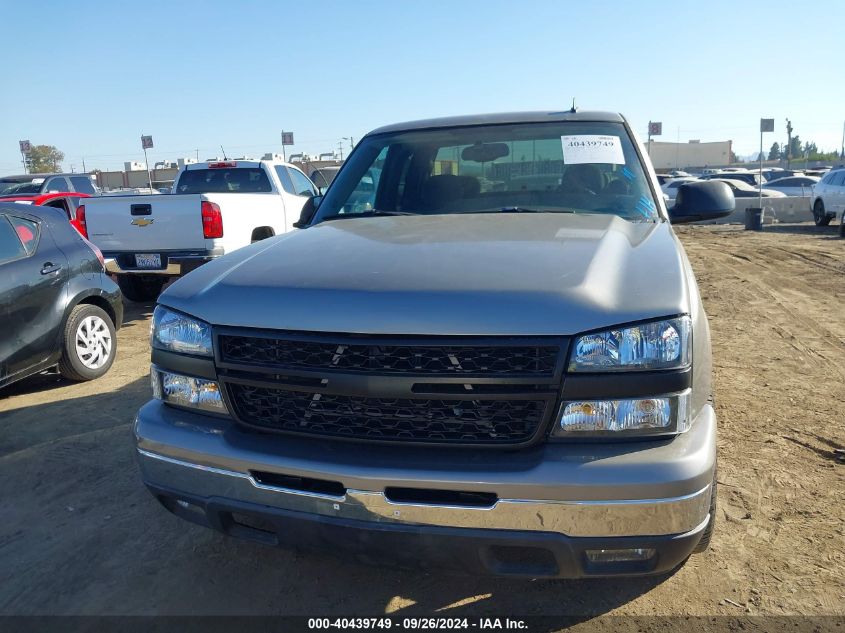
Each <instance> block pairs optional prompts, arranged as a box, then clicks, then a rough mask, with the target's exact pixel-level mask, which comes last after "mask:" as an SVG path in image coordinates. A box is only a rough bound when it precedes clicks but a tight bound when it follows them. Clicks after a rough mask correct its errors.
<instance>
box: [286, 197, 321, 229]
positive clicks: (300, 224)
mask: <svg viewBox="0 0 845 633" xmlns="http://www.w3.org/2000/svg"><path fill="white" fill-rule="evenodd" d="M322 201H323V197H322V196H311V197H310V198H308V200H306V201H305V204H303V205H302V211H300V212H299V220H297V221H296V222H294V223H293V226H294V228H297V229H304V228H305V227H306V226H308V225H309V224H311V220H313V219H314V214H315V213H317V208H318V207H319V206H320V203H321V202H322Z"/></svg>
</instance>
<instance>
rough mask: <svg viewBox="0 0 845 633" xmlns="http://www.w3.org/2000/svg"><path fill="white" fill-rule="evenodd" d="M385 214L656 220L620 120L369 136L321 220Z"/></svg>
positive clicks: (337, 183) (323, 206)
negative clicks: (581, 215)
mask: <svg viewBox="0 0 845 633" xmlns="http://www.w3.org/2000/svg"><path fill="white" fill-rule="evenodd" d="M373 211H378V212H381V213H397V212H398V213H402V214H403V215H404V214H409V213H410V214H426V215H436V214H448V213H496V212H521V211H525V212H539V213H556V212H558V213H603V214H613V215H618V216H620V217H622V218H625V219H627V220H631V221H656V220H657V219H658V217H659V216H658V213H657V207H656V205H655V200H654V196H653V195H652V191H651V188H650V187H649V183H648V180H647V178H646V176H645V172H644V170H643V166H642V163H641V161H640V158H639V156H638V155H637V152H636V150H635V147H634V144H633V142H632V141H631V139H630V137H629V135H628V132H627V130H626V129H625V127H624V126H623V125H622V124H621V123H613V122H582V121H571V122H570V121H562V122H561V121H559V122H553V123H552V122H550V123H519V124H507V125H474V126H467V127H451V128H438V129H428V130H411V131H406V132H395V133H389V134H378V135H373V136H369V137H365V138H364V140H363V141H362V142H361V144H360V145H359V146H358V147H357V148H356V149H355V151H354V152H353V153H352V155H351V156H350V157H349V159H348V160H347V163H346V164H345V165H344V166H343V168H342V169H341V170H340V173H339V174H338V176H337V178H336V179H335V182H333V183H332V186H331V188H330V189H329V190H328V192H327V195H326V197H325V199H324V200H323V201H322V204H321V205H320V207H319V209H318V212H317V214H316V217H315V220H314V221H315V222H320V221H321V220H324V219H326V218H330V217H335V216H343V215H347V214H348V215H354V214H363V216H364V217H366V216H371V215H373V213H372V212H373Z"/></svg>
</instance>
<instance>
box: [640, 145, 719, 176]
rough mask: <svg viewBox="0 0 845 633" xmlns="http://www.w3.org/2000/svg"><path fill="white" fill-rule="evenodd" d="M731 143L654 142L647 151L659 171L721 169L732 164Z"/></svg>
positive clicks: (647, 146) (647, 147)
mask: <svg viewBox="0 0 845 633" xmlns="http://www.w3.org/2000/svg"><path fill="white" fill-rule="evenodd" d="M731 142H732V141H716V142H714V143H701V142H699V141H689V142H688V143H664V142H662V141H655V140H652V141H651V143H648V142H647V143H646V150H647V151H648V154H649V156H650V157H651V162H652V163H653V164H654V168H655V169H656V170H657V171H662V170H665V169H684V168H685V167H697V168H702V167H721V166H725V165H730V164H731Z"/></svg>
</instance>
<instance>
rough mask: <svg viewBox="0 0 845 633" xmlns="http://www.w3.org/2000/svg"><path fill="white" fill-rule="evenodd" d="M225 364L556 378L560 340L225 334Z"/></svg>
mask: <svg viewBox="0 0 845 633" xmlns="http://www.w3.org/2000/svg"><path fill="white" fill-rule="evenodd" d="M219 345H220V357H221V360H222V361H223V362H225V363H232V364H237V365H254V366H259V367H271V368H274V369H278V370H281V371H284V370H291V369H293V370H313V371H340V372H350V371H352V372H373V373H381V374H416V375H477V376H531V377H552V376H553V375H554V372H555V368H556V366H557V362H558V358H559V356H560V346H558V345H543V344H536V345H525V344H522V345H519V344H517V345H502V346H499V345H496V346H493V345H432V344H422V343H421V344H418V345H408V344H392V343H383V342H378V341H373V342H366V341H362V340H361V339H355V340H353V341H350V340H344V339H343V338H338V339H337V340H306V339H303V338H269V337H257V336H235V335H223V334H221V335H220V337H219Z"/></svg>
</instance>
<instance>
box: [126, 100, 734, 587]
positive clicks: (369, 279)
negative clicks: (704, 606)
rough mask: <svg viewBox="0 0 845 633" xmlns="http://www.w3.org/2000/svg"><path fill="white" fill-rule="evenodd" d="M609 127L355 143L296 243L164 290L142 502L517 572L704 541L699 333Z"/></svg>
mask: <svg viewBox="0 0 845 633" xmlns="http://www.w3.org/2000/svg"><path fill="white" fill-rule="evenodd" d="M659 194H660V189H659V187H658V185H657V181H656V178H655V175H654V172H653V170H652V168H651V165H650V163H649V161H648V159H647V157H646V156H645V155H644V153H643V151H642V148H641V146H639V145H638V143H637V142H636V141H635V139H634V136H633V134H632V132H631V129H630V127H629V125H628V124H627V122H626V121H625V119H624V118H623V117H622V116H620V115H618V114H607V113H596V112H574V111H572V112H534V113H516V114H501V115H485V116H474V117H456V118H448V119H436V120H428V121H420V122H413V123H405V124H400V125H393V126H389V127H385V128H381V129H378V130H376V131H374V132H372V133H370V134H369V135H367V136H366V137H365V138H364V139H363V140H362V141H361V142H360V144H359V145H358V146H357V147H356V148H355V150H354V151H353V152H352V154H351V155H350V157H349V159H348V161H347V162H346V163H345V164H344V166H343V167H342V168H341V171H340V173H339V174H338V176H337V178H336V179H335V180H334V182H332V184H331V186H330V187H329V189H328V191H327V192H326V194H325V197H323V198H313V199H311V200H309V202H307V203H306V205H305V207H304V209H303V211H302V216H301V218H300V220H299V223H298V225H299V226H300V227H302V230H300V231H294V232H292V233H288V234H285V235H283V236H279V237H276V238H272V239H269V240H267V241H263V242H260V243H256V244H253V245H251V246H247V247H245V248H243V249H240V250H238V251H237V252H235V253H232V254H230V255H226V256H225V257H222V258H220V259H218V260H215V261H213V262H211V263H209V264H207V265H206V266H203V267H202V268H199V269H197V270H196V271H194V272H192V273H190V274H189V275H187V276H186V277H184V278H183V279H180V280H179V281H177V282H176V283H175V284H173V285H172V286H171V287H170V288H168V289H167V290H166V291H165V292H164V293H163V294H162V295H161V297H160V299H159V304H158V306H157V307H156V310H155V313H154V317H153V327H152V334H151V341H152V371H151V380H152V388H153V394H154V399H153V400H152V401H150V402H149V403H147V404H146V405H145V406H144V407H143V408H142V409H141V410H140V411H139V412H138V415H137V419H136V422H135V440H136V445H137V454H138V459H139V462H140V468H141V473H142V476H143V480H144V483H145V484H146V485H147V487H148V488H149V489H150V491H151V492H152V493H153V495H155V496H156V497H157V498H158V499H159V500H160V502H161V503H162V504H163V505H164V507H165V508H167V509H168V510H170V511H172V512H174V513H175V514H177V515H179V516H181V517H183V518H185V519H187V520H190V521H193V522H195V523H199V524H202V525H205V526H209V527H213V528H216V529H217V530H220V531H222V532H224V533H226V534H228V535H230V536H234V537H241V538H245V539H252V540H254V541H258V542H261V543H267V544H272V545H284V546H292V547H301V548H319V549H321V550H323V551H326V550H329V551H336V552H338V553H340V552H348V553H351V554H353V555H354V556H356V557H358V558H359V559H361V560H365V561H379V562H388V563H396V564H400V565H419V566H425V567H458V568H460V569H462V570H465V571H467V572H471V573H487V574H504V575H515V576H527V577H580V576H610V575H617V574H619V575H628V574H651V573H661V572H665V571H667V570H671V569H673V568H675V567H677V566H678V565H680V564H681V563H682V562H683V561H685V560H686V559H687V557H688V556H689V555H690V554H691V553H692V552H694V551H696V550H702V549H704V548H706V547H707V544H708V542H709V540H710V535H711V533H712V531H713V522H714V520H715V515H714V509H715V499H716V416H715V412H714V407H713V389H712V382H711V367H710V364H711V362H710V361H711V357H710V339H709V330H708V325H707V319H706V316H705V314H704V310H703V308H702V305H701V300H700V298H699V293H698V288H697V286H696V282H695V279H694V277H693V273H692V270H691V268H690V265H689V262H688V261H687V258H686V255H685V253H684V250H683V248H682V247H681V244H680V243H679V241H678V239H677V237H676V236H675V234H674V233H673V231H672V226H671V224H670V221H671V222H690V221H696V220H707V219H713V218H717V217H722V216H725V215H727V214H729V213H730V212H731V210H732V209H733V207H734V199H733V195H732V194H731V192H730V190H729V189H728V188H727V186H726V185H725V184H724V183H720V182H699V183H691V184H688V185H684V186H683V187H681V188H680V190H679V192H678V196H677V200H676V204H675V206H674V207H673V208H672V209H670V210H668V211H667V210H666V209H665V207H664V203H663V199H662V197H661V196H660V195H659Z"/></svg>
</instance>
